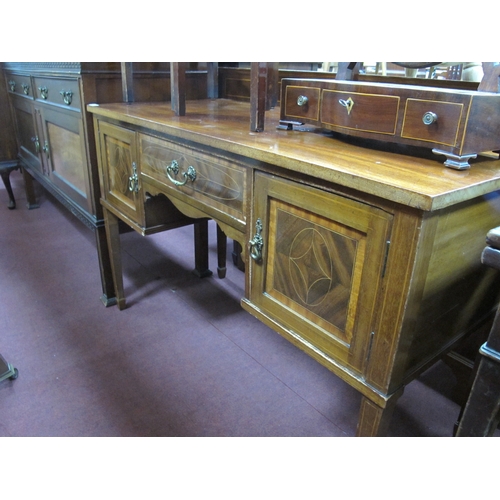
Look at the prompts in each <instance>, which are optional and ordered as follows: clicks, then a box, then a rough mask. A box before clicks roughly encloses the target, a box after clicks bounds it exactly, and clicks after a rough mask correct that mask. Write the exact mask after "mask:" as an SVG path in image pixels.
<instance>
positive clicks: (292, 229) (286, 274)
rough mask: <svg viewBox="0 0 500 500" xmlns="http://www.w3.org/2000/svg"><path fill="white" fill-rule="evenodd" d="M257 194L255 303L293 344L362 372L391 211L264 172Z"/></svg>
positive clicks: (253, 262)
mask: <svg viewBox="0 0 500 500" xmlns="http://www.w3.org/2000/svg"><path fill="white" fill-rule="evenodd" d="M254 193H255V204H254V209H253V226H251V228H252V229H253V228H254V227H255V228H256V230H255V232H256V235H257V239H258V236H259V234H258V233H259V232H260V236H261V237H262V243H263V246H262V255H261V258H260V259H259V257H260V256H259V255H258V253H259V252H258V249H257V248H256V247H255V246H252V244H251V245H250V254H251V257H252V258H251V259H249V261H250V271H249V275H250V289H249V299H250V302H251V303H252V304H253V305H254V307H256V308H257V309H259V310H260V311H261V312H262V313H263V314H264V315H266V314H267V315H268V317H270V318H273V319H275V320H277V322H278V324H279V325H280V326H281V330H282V333H285V335H289V336H291V337H293V340H294V341H295V342H296V343H297V342H298V343H299V344H302V345H307V346H308V348H309V349H310V348H312V349H313V350H317V351H320V352H321V353H323V354H326V355H327V356H328V357H330V358H333V359H334V360H335V361H336V362H341V363H342V365H343V366H347V367H350V368H351V369H353V370H355V371H357V372H361V370H362V367H363V364H364V362H365V361H366V359H367V356H368V355H369V344H370V339H371V334H372V332H373V331H374V325H375V319H376V318H375V316H376V311H377V298H378V296H379V290H380V288H381V286H382V281H383V273H384V265H385V259H386V255H387V249H388V245H389V243H388V242H389V238H390V229H391V223H392V215H391V214H389V213H387V212H384V211H383V210H381V209H379V208H377V207H373V206H371V205H368V204H363V203H360V202H357V201H354V200H351V199H348V198H344V197H342V196H339V195H335V194H332V193H327V192H324V191H321V190H319V189H314V188H311V187H307V186H304V185H301V184H298V183H294V182H291V181H288V180H285V179H280V178H276V177H273V176H270V175H266V174H262V173H257V174H256V178H255V189H254ZM257 219H259V221H257ZM260 223H261V224H262V229H260V227H258V228H257V226H260ZM251 233H252V231H251ZM252 234H253V233H252ZM255 241H256V239H255V238H253V239H252V242H251V243H255Z"/></svg>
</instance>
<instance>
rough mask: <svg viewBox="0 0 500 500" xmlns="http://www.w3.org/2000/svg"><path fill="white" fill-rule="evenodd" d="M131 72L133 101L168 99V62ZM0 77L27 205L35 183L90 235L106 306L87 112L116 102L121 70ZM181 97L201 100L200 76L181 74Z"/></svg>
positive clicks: (82, 67) (37, 68)
mask: <svg viewBox="0 0 500 500" xmlns="http://www.w3.org/2000/svg"><path fill="white" fill-rule="evenodd" d="M133 66H134V74H133V84H134V99H135V100H136V101H137V102H148V101H151V100H154V101H168V100H169V99H170V66H169V63H133ZM3 70H4V73H5V79H4V81H3V82H2V83H3V84H4V85H6V88H7V91H8V92H7V93H8V97H9V101H10V107H11V110H12V116H13V119H14V130H15V135H16V141H17V148H16V149H17V151H16V153H17V158H14V159H15V160H16V162H17V160H19V162H20V164H21V165H22V167H23V172H24V173H25V175H24V179H25V187H26V194H27V198H28V206H29V207H30V208H36V207H37V206H38V205H37V200H36V198H35V190H34V186H33V179H35V180H36V181H37V182H39V183H40V184H41V185H42V186H43V187H44V188H45V189H46V190H47V191H48V192H50V193H51V194H52V195H53V196H54V197H55V198H56V199H57V200H58V201H59V202H61V203H62V204H63V205H64V206H65V207H66V208H67V209H68V210H69V211H70V212H71V213H72V214H74V215H75V216H76V217H77V218H78V219H79V220H80V221H82V222H83V223H84V224H85V225H86V226H87V227H89V228H90V229H91V230H93V231H94V232H95V235H96V244H97V249H98V255H99V268H100V273H101V282H102V296H101V300H102V301H103V303H104V304H106V305H113V304H115V303H116V299H115V295H114V286H113V279H112V276H111V273H110V263H109V261H108V253H109V252H108V249H107V248H106V246H107V242H106V235H105V230H104V218H103V212H102V208H101V204H100V201H99V200H100V186H99V175H98V170H97V160H96V150H95V144H94V131H93V128H92V127H93V122H92V117H91V115H90V114H88V113H87V111H86V106H87V104H88V103H91V102H92V103H96V102H99V103H106V102H116V101H121V100H122V99H123V93H122V91H123V89H122V87H123V86H122V73H121V66H120V63H117V62H114V63H113V62H102V63H84V62H6V63H3ZM2 77H3V76H2ZM186 93H187V96H188V97H189V98H191V99H199V98H201V97H206V72H202V71H188V72H187V75H186ZM103 259H104V260H103Z"/></svg>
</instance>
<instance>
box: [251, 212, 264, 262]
mask: <svg viewBox="0 0 500 500" xmlns="http://www.w3.org/2000/svg"><path fill="white" fill-rule="evenodd" d="M255 230H256V233H255V235H254V237H253V238H252V239H251V240H250V241H249V242H248V244H249V245H250V257H252V259H253V260H255V262H260V261H261V260H262V247H263V246H264V240H263V239H262V235H261V233H262V221H261V220H260V219H257V221H256V222H255Z"/></svg>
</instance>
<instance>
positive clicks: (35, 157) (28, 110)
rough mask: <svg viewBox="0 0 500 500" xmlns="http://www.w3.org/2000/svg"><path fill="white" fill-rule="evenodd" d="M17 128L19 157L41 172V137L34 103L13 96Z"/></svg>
mask: <svg viewBox="0 0 500 500" xmlns="http://www.w3.org/2000/svg"><path fill="white" fill-rule="evenodd" d="M11 102H12V109H13V112H14V119H15V123H16V127H17V138H18V141H19V156H20V157H21V158H22V159H23V160H24V162H25V163H26V164H27V165H29V166H30V167H32V168H34V169H36V170H38V171H40V172H41V170H42V166H41V161H40V151H41V148H40V137H39V134H38V130H37V129H36V126H35V118H34V114H33V113H34V111H33V103H32V102H31V101H29V100H27V99H24V98H22V97H16V96H11Z"/></svg>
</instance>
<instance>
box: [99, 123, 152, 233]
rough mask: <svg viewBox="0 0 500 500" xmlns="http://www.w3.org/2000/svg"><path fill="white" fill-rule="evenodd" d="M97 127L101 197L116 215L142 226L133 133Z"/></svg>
mask: <svg viewBox="0 0 500 500" xmlns="http://www.w3.org/2000/svg"><path fill="white" fill-rule="evenodd" d="M98 126H99V138H100V150H101V161H102V166H103V169H102V174H101V175H102V189H103V192H102V195H103V197H104V199H105V200H106V201H108V202H109V203H110V204H111V205H113V206H114V207H115V208H116V209H117V210H118V211H120V212H121V213H123V214H124V215H126V216H128V217H130V218H131V219H132V220H133V221H134V222H137V223H142V222H143V216H142V203H141V202H140V198H141V194H140V193H141V184H140V174H139V165H138V162H137V147H136V135H135V132H132V131H131V130H128V129H125V128H122V127H118V126H115V125H112V124H110V123H106V122H99V125H98ZM134 179H135V180H134Z"/></svg>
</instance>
